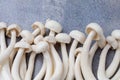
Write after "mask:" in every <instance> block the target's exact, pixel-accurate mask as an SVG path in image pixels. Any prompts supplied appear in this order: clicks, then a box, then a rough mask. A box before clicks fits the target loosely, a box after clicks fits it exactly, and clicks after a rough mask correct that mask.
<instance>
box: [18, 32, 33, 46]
mask: <svg viewBox="0 0 120 80" xmlns="http://www.w3.org/2000/svg"><path fill="white" fill-rule="evenodd" d="M20 35H21V37H22V38H23V40H24V41H26V42H28V43H30V44H31V43H32V42H33V41H34V36H33V34H32V33H31V32H30V31H28V30H23V31H22V32H20Z"/></svg>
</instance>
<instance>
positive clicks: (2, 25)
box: [0, 22, 7, 30]
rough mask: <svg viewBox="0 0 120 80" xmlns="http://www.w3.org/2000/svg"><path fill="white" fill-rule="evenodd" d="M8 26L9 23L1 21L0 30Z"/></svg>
mask: <svg viewBox="0 0 120 80" xmlns="http://www.w3.org/2000/svg"><path fill="white" fill-rule="evenodd" d="M6 28H7V24H6V23H5V22H0V30H1V29H5V30H6Z"/></svg>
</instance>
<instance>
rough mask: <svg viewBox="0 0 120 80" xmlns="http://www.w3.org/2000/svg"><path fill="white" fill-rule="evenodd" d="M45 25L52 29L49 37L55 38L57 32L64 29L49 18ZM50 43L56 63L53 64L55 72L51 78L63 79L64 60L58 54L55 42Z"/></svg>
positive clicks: (51, 79)
mask: <svg viewBox="0 0 120 80" xmlns="http://www.w3.org/2000/svg"><path fill="white" fill-rule="evenodd" d="M45 27H46V28H48V29H50V33H49V36H48V39H54V36H55V32H56V33H60V32H61V30H62V27H61V25H60V24H59V23H58V22H56V21H54V20H47V22H46V24H45ZM52 37H53V38H52ZM49 45H50V51H51V56H52V58H53V62H54V64H53V65H54V72H53V75H52V77H51V78H50V80H61V77H62V73H63V65H62V61H61V59H60V57H59V55H58V52H57V51H56V49H55V47H54V44H53V43H50V44H49Z"/></svg>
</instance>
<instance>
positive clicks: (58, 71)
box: [50, 44, 63, 80]
mask: <svg viewBox="0 0 120 80" xmlns="http://www.w3.org/2000/svg"><path fill="white" fill-rule="evenodd" d="M50 48H51V52H52V56H53V59H54V61H55V63H54V66H55V67H54V68H55V70H54V73H53V75H52V77H51V79H50V80H61V79H62V72H63V64H62V61H61V59H60V57H59V55H58V53H57V51H56V49H55V47H54V45H53V44H50Z"/></svg>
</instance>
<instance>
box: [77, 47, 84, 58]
mask: <svg viewBox="0 0 120 80" xmlns="http://www.w3.org/2000/svg"><path fill="white" fill-rule="evenodd" d="M82 51H83V48H82V47H78V48H77V49H76V50H75V56H77V55H78V54H79V53H81V52H82Z"/></svg>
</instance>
